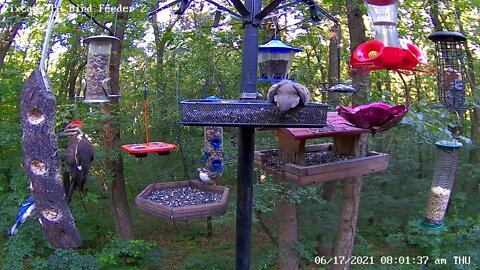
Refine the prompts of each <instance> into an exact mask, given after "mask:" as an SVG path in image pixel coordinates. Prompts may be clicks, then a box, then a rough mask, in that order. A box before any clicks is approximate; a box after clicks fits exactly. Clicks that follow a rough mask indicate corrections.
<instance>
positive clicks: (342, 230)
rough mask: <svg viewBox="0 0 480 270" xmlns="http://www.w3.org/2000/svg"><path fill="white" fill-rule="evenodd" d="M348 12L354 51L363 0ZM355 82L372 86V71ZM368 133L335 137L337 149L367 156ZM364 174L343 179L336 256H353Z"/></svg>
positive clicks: (360, 97)
mask: <svg viewBox="0 0 480 270" xmlns="http://www.w3.org/2000/svg"><path fill="white" fill-rule="evenodd" d="M345 3H346V7H347V15H348V28H349V33H350V44H351V51H354V49H355V48H356V47H357V46H358V45H359V44H361V43H363V42H365V41H366V39H367V38H366V35H365V25H364V23H363V15H364V14H363V11H362V10H363V5H364V4H363V1H361V0H354V1H345ZM352 79H353V82H354V83H362V84H364V85H367V86H369V85H370V73H368V72H357V73H353V75H352ZM366 100H367V94H366V91H361V92H360V94H354V95H353V97H352V103H353V105H354V106H355V105H359V104H363V103H364V102H365V101H366ZM367 141H368V135H366V134H364V135H357V136H339V137H335V143H334V150H335V151H336V152H337V153H339V154H350V155H354V156H356V157H361V156H365V155H366V149H367ZM361 186H362V177H361V176H359V177H353V178H350V179H346V180H344V181H342V206H341V209H340V223H339V226H338V231H337V239H336V243H335V248H334V252H333V256H335V257H337V258H341V257H343V258H350V257H351V255H352V251H353V245H354V242H355V230H356V227H357V218H358V211H359V207H360V192H361ZM349 268H350V263H349V261H344V262H342V263H341V264H333V265H331V266H330V269H333V270H338V269H349Z"/></svg>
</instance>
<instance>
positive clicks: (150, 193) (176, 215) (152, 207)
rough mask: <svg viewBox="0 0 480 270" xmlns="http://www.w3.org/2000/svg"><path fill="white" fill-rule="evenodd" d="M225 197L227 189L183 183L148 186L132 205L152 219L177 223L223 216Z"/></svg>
mask: <svg viewBox="0 0 480 270" xmlns="http://www.w3.org/2000/svg"><path fill="white" fill-rule="evenodd" d="M228 197H229V188H227V187H222V186H217V185H207V184H202V183H200V182H198V181H195V180H187V181H178V182H165V183H154V184H150V185H148V186H147V187H146V188H145V189H144V190H143V191H142V192H141V193H140V194H138V195H137V197H135V203H136V204H137V207H138V208H140V209H142V210H143V211H145V212H148V213H150V214H152V215H155V216H159V217H161V218H164V219H167V220H170V221H181V220H192V219H199V218H207V217H212V216H217V215H222V214H224V213H225V212H226V210H227V208H228ZM199 198H201V200H199Z"/></svg>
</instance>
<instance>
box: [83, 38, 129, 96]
mask: <svg viewBox="0 0 480 270" xmlns="http://www.w3.org/2000/svg"><path fill="white" fill-rule="evenodd" d="M118 41H120V40H119V39H118V38H116V37H112V36H104V35H100V36H92V37H89V38H86V39H85V40H84V43H85V44H87V45H88V58H87V78H86V81H87V82H86V89H85V95H84V98H85V99H84V101H83V102H84V103H104V102H110V98H114V97H119V96H120V95H112V94H110V85H109V80H110V77H109V73H110V56H111V54H112V44H113V43H114V42H118Z"/></svg>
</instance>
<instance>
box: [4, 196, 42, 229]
mask: <svg viewBox="0 0 480 270" xmlns="http://www.w3.org/2000/svg"><path fill="white" fill-rule="evenodd" d="M34 212H35V199H34V198H33V197H30V198H28V199H27V200H26V201H24V202H23V203H22V206H21V207H20V210H19V211H18V215H17V218H16V219H15V223H14V224H13V226H12V228H10V230H9V231H8V235H10V236H13V235H15V234H17V232H18V229H19V228H20V226H21V225H22V224H23V223H24V222H25V221H26V220H27V219H28V218H29V217H30V216H31V215H32V214H34Z"/></svg>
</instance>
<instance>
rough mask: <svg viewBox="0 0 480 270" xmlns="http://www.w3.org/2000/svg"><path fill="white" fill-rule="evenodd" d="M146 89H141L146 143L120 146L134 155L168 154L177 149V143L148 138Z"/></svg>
mask: <svg viewBox="0 0 480 270" xmlns="http://www.w3.org/2000/svg"><path fill="white" fill-rule="evenodd" d="M147 112H148V110H147V89H146V86H145V89H144V90H143V116H144V119H145V139H146V141H147V142H146V143H135V144H124V145H122V146H121V148H122V149H123V150H124V151H125V152H127V153H129V154H131V155H134V156H136V157H146V156H147V154H148V153H158V154H159V155H168V154H170V152H172V151H173V150H175V149H177V145H175V144H171V143H165V142H150V140H149V138H148V115H147Z"/></svg>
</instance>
